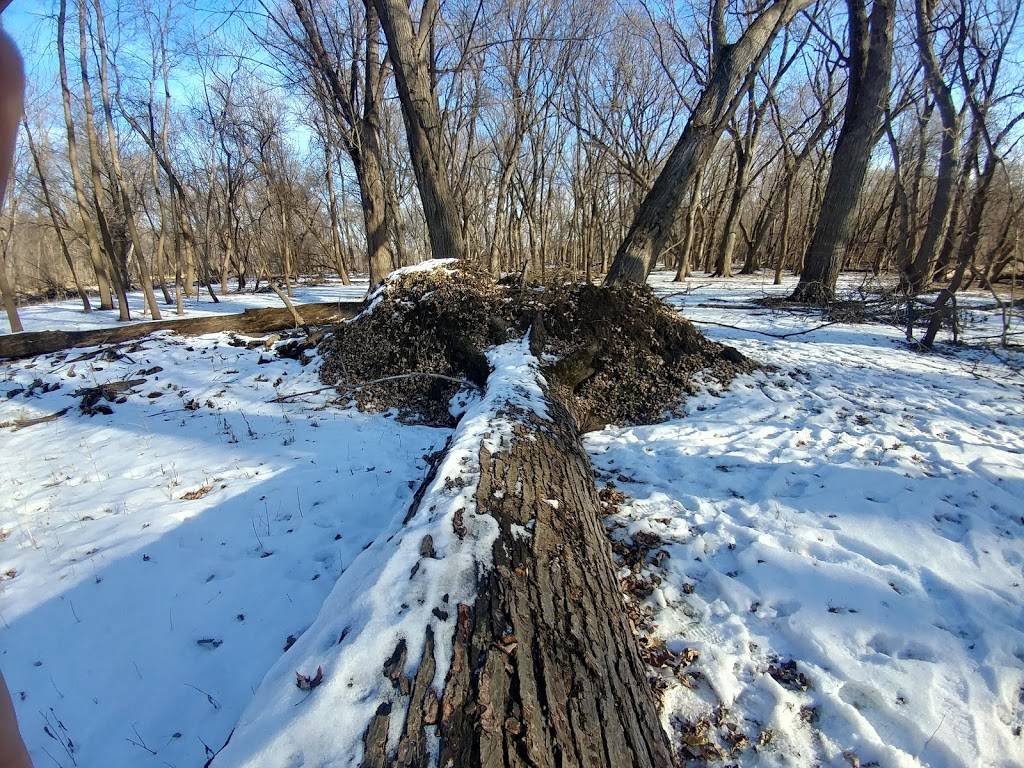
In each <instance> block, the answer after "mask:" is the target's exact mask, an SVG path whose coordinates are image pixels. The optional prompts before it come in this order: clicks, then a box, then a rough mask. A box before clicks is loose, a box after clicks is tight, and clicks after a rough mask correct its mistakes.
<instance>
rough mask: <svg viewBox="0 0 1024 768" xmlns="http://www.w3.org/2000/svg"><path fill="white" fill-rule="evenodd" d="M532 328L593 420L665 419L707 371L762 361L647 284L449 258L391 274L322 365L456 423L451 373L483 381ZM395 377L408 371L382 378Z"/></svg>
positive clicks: (371, 397)
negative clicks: (511, 275) (544, 278)
mask: <svg viewBox="0 0 1024 768" xmlns="http://www.w3.org/2000/svg"><path fill="white" fill-rule="evenodd" d="M527 332H530V334H531V349H532V351H533V352H534V354H535V355H537V357H538V358H539V359H540V360H541V363H542V368H543V373H544V375H545V377H546V378H547V380H548V382H549V383H550V384H551V385H552V386H553V387H554V388H556V389H557V390H558V391H559V393H560V394H561V395H562V396H563V397H564V399H565V400H566V403H567V405H569V407H570V408H571V409H572V410H573V412H574V414H575V415H576V417H577V419H578V421H579V423H580V427H581V428H582V429H584V430H586V429H593V428H597V427H599V426H601V425H603V424H609V423H616V424H629V423H649V422H653V421H657V420H659V419H661V418H664V417H665V416H666V414H668V413H670V412H671V411H672V410H673V409H674V408H675V407H677V406H678V405H679V404H680V403H681V402H682V400H683V399H684V398H685V397H686V396H687V395H689V394H692V393H693V392H694V391H695V390H696V388H697V386H698V383H699V380H700V379H701V378H705V379H706V378H710V379H712V380H715V381H717V382H718V383H725V382H727V381H729V380H730V379H731V378H732V377H733V376H735V375H736V374H738V373H742V372H747V371H750V370H752V369H753V368H754V365H753V364H752V363H751V362H750V361H748V360H747V359H746V358H744V357H743V356H742V355H741V354H740V353H739V352H737V351H736V350H735V349H733V348H731V347H726V346H723V345H721V344H717V343H715V342H712V341H709V340H708V339H706V338H704V336H703V335H701V334H700V332H699V331H697V330H696V329H695V328H694V327H693V325H692V324H691V323H690V322H688V321H687V320H686V319H684V318H683V317H682V316H680V315H679V314H678V313H677V312H675V311H674V310H672V309H670V308H669V307H667V306H666V305H665V304H664V303H663V302H661V301H660V300H659V299H658V298H656V297H655V296H654V294H653V293H652V292H651V291H650V290H649V289H648V288H647V287H645V286H636V285H616V286H611V287H603V286H594V285H590V284H586V283H584V284H580V283H569V282H559V283H546V284H540V283H527V284H525V285H523V284H520V283H519V282H518V281H501V282H498V283H495V282H494V281H493V280H491V279H490V278H489V277H488V276H486V275H483V274H480V273H478V272H475V271H473V270H471V269H467V268H464V267H457V266H452V265H448V266H445V267H440V268H437V269H433V270H424V271H414V272H410V273H397V274H396V275H393V276H392V277H391V278H389V280H388V281H387V283H386V284H385V285H384V286H382V288H380V289H378V291H377V292H375V294H374V296H373V298H372V299H371V305H370V307H369V308H368V309H367V311H365V312H363V313H362V314H361V315H360V316H359V317H358V318H356V319H354V320H352V321H350V322H348V323H343V324H340V325H338V326H337V327H336V328H335V330H334V333H333V335H332V336H331V337H330V338H329V339H327V340H326V341H325V342H324V344H323V345H322V346H321V353H322V355H323V365H322V367H321V370H320V376H321V378H322V379H323V381H324V383H325V384H334V385H337V386H338V388H339V391H347V392H351V393H352V397H354V398H355V399H356V401H357V402H358V404H359V405H360V407H362V408H365V409H367V410H387V409H391V408H395V409H397V410H398V411H399V413H400V414H401V415H402V416H403V417H404V418H407V419H410V420H417V421H423V422H426V423H431V424H451V423H453V421H454V419H453V417H452V415H451V414H450V412H449V402H450V401H451V399H452V397H453V396H454V395H455V394H456V393H457V392H458V390H459V389H460V384H459V383H457V382H456V381H452V380H451V379H457V380H463V381H468V382H470V383H471V384H472V385H477V386H483V385H484V383H485V382H486V379H487V374H488V370H489V368H488V364H487V360H486V357H485V356H484V350H486V349H487V348H488V347H491V346H494V345H496V344H501V343H504V342H506V341H509V340H510V339H512V338H515V337H516V336H521V335H522V334H524V333H527ZM407 374H412V375H408V376H407ZM394 376H402V377H403V378H399V379H392V380H389V381H380V380H381V379H388V378H389V377H394ZM439 376H441V377H447V378H439ZM369 382H377V383H372V384H368V383H369Z"/></svg>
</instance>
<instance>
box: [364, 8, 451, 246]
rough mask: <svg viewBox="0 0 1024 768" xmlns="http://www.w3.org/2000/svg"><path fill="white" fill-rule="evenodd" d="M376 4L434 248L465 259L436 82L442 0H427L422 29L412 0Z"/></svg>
mask: <svg viewBox="0 0 1024 768" xmlns="http://www.w3.org/2000/svg"><path fill="white" fill-rule="evenodd" d="M373 5H374V6H375V7H376V9H377V13H378V14H379V15H380V22H381V26H382V27H383V29H384V36H385V37H386V38H387V41H388V58H390V59H391V64H392V67H393V69H394V73H395V87H396V88H397V90H398V97H399V100H400V101H401V103H402V117H403V119H404V121H405V131H406V138H407V140H408V144H409V156H410V158H411V159H412V165H413V170H414V171H415V174H416V185H417V187H418V188H419V192H420V200H421V202H422V203H423V216H424V218H425V220H426V223H427V234H428V236H429V238H430V249H431V252H432V253H433V255H434V258H435V259H443V258H455V259H460V258H462V257H463V256H465V242H464V240H463V237H462V222H461V217H460V216H459V212H458V209H457V207H456V204H455V196H454V195H453V194H452V189H451V184H450V183H449V180H448V176H447V171H446V169H445V167H444V159H443V157H442V150H441V146H440V137H441V110H440V108H439V106H438V103H437V95H436V94H435V93H434V91H433V89H432V88H431V82H430V62H429V59H428V54H429V46H428V42H429V41H428V38H429V37H430V27H431V25H432V23H433V16H434V15H436V13H437V3H436V2H434V1H433V0H427V2H426V3H424V6H423V11H422V14H421V17H420V23H419V27H418V29H414V28H413V23H412V16H411V15H410V13H409V4H408V2H407V0H373Z"/></svg>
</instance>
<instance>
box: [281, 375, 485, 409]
mask: <svg viewBox="0 0 1024 768" xmlns="http://www.w3.org/2000/svg"><path fill="white" fill-rule="evenodd" d="M417 376H426V377H427V378H431V379H442V380H444V381H450V382H452V383H453V384H469V385H470V386H473V387H477V388H479V386H478V385H477V384H476V383H474V382H472V381H470V380H469V379H460V378H456V377H455V376H445V375H444V374H441V373H427V372H425V371H413V372H412V373H401V374H398V375H397V376H385V377H384V378H382V379H374V380H373V381H367V382H365V383H363V384H356V385H351V386H350V385H345V386H339V385H337V384H329V385H327V386H326V387H317V388H316V389H308V390H306V391H305V392H293V393H291V394H289V395H281V396H280V397H275V398H274V399H273V400H269V401H268V402H271V403H286V402H288V401H290V400H292V399H293V398H296V397H302V396H303V395H315V394H316V393H318V392H324V391H326V390H328V389H333V390H336V391H337V392H338V393H339V394H342V393H347V392H358V391H359V390H361V389H366V388H367V387H372V386H374V385H376V384H386V383H387V382H389V381H400V380H402V379H413V378H416V377H417Z"/></svg>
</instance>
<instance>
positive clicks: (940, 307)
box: [921, 146, 999, 347]
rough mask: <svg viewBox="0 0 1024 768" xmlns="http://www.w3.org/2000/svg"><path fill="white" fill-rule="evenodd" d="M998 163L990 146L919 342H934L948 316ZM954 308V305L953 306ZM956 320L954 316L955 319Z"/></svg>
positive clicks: (973, 248) (977, 235) (977, 237)
mask: <svg viewBox="0 0 1024 768" xmlns="http://www.w3.org/2000/svg"><path fill="white" fill-rule="evenodd" d="M998 165H999V157H998V156H997V155H996V151H995V148H994V147H991V146H990V147H989V151H988V157H987V158H986V160H985V166H984V168H983V169H982V172H981V174H980V176H979V178H978V185H977V188H976V189H975V190H974V194H973V195H971V204H970V207H969V208H968V211H967V218H966V219H965V220H964V232H963V237H962V238H961V240H960V248H959V250H958V251H957V261H956V268H955V269H954V271H953V277H952V278H951V279H950V281H949V285H947V286H946V287H945V288H943V289H942V290H941V291H939V295H938V296H937V297H936V298H935V303H934V304H933V305H932V315H931V318H930V319H929V321H928V328H927V329H926V330H925V335H924V337H923V338H922V339H921V345H922V346H924V347H931V346H932V345H933V344H934V343H935V337H936V336H937V335H938V333H939V330H940V329H941V328H942V321H943V320H944V319H945V318H946V317H947V316H948V314H949V312H948V310H947V306H948V305H949V303H950V302H951V301H953V300H954V298H955V296H956V292H957V291H958V290H960V287H961V286H962V285H963V282H964V276H965V275H966V274H967V267H968V265H969V264H970V263H971V259H972V258H973V257H974V254H975V251H976V250H977V248H978V244H979V242H980V241H981V234H982V232H981V229H982V222H983V220H984V217H985V206H986V204H987V202H988V194H989V190H990V189H991V187H992V179H993V178H994V177H995V172H996V168H997V167H998ZM954 311H955V307H954ZM954 322H955V320H954Z"/></svg>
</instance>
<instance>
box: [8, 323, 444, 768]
mask: <svg viewBox="0 0 1024 768" xmlns="http://www.w3.org/2000/svg"><path fill="white" fill-rule="evenodd" d="M228 340H229V339H228V337H227V336H225V335H209V336H204V337H199V338H189V339H185V338H181V337H174V336H170V335H169V334H165V335H162V336H161V337H158V338H154V339H151V340H147V341H145V342H143V343H142V344H141V348H139V349H137V350H135V349H134V348H132V351H128V352H127V353H126V356H125V357H124V358H122V359H121V360H118V361H115V362H104V361H103V360H102V359H101V358H97V359H93V360H82V361H79V362H73V363H72V362H70V361H71V360H72V359H74V358H76V357H79V356H80V355H82V354H86V353H88V352H89V351H90V350H88V349H83V350H73V351H72V353H71V354H70V355H69V356H68V360H66V361H64V362H60V360H61V358H62V357H63V355H56V356H45V357H40V358H36V359H35V360H33V361H23V362H19V363H15V364H4V365H3V367H2V368H0V422H7V421H13V420H16V419H21V418H25V417H29V418H31V417H35V416H39V415H45V414H50V413H54V412H57V411H60V410H61V409H64V408H70V410H69V411H68V413H67V414H66V415H64V416H62V417H60V418H58V419H56V420H55V421H52V422H49V423H44V424H38V425H35V426H31V427H27V428H24V429H21V430H18V431H12V429H11V428H10V427H7V428H3V429H0V455H2V458H3V460H2V462H0V487H2V488H3V489H4V493H3V494H2V496H0V669H2V670H3V673H4V675H5V676H6V678H7V681H8V684H9V687H10V689H11V692H12V695H13V696H14V698H15V703H16V707H17V711H18V715H19V718H20V721H21V727H22V730H23V732H24V734H25V737H26V740H27V742H28V745H29V747H30V750H31V752H32V757H33V760H34V761H35V764H36V765H37V766H55V765H56V766H63V767H64V768H70V767H71V766H76V765H77V766H109V767H110V768H120V767H122V766H123V767H127V766H148V765H153V766H161V765H164V766H166V765H171V766H179V767H182V766H190V767H192V768H195V767H196V766H201V765H202V764H203V763H204V762H205V761H206V759H207V758H208V757H209V756H210V754H211V752H210V750H213V751H215V750H218V749H220V748H221V746H222V745H223V744H224V742H225V741H226V740H227V738H228V734H229V733H230V732H231V730H232V728H233V727H234V726H235V723H236V722H237V721H238V718H239V716H240V715H241V713H242V710H243V709H244V708H245V706H246V705H247V704H248V702H249V700H250V699H251V697H252V694H253V691H254V690H255V689H256V687H257V686H258V685H259V683H260V680H261V679H262V678H263V676H264V675H265V674H266V672H267V670H268V669H269V668H270V667H271V666H272V665H273V664H274V663H275V662H276V661H277V660H278V659H279V658H280V657H281V654H282V651H283V649H284V646H285V645H286V644H287V643H289V642H290V641H289V640H288V638H289V636H290V635H291V636H293V637H292V641H291V642H294V638H295V637H297V636H299V635H301V633H302V632H303V630H305V629H306V628H307V627H308V626H309V624H310V623H311V622H312V621H313V619H314V618H315V617H316V615H317V613H318V611H319V610H320V607H321V605H322V603H323V602H324V600H325V598H326V597H327V595H328V594H329V593H330V592H331V589H332V588H333V586H334V584H335V582H336V581H337V579H338V577H339V576H340V575H341V574H342V573H343V572H344V571H345V570H346V569H347V568H348V567H349V566H350V565H351V563H352V562H353V561H354V560H355V559H356V557H357V556H358V555H359V554H360V552H361V551H362V550H363V549H364V548H366V547H368V546H370V544H371V543H372V542H374V541H375V540H376V539H377V538H378V535H379V533H380V532H381V531H382V530H386V529H389V528H392V527H394V526H395V525H396V524H397V523H400V521H401V519H402V515H403V514H404V512H405V509H406V508H407V507H408V505H409V502H410V500H411V498H412V495H413V492H414V489H415V488H416V487H418V485H419V484H420V482H421V480H422V478H423V476H424V474H425V472H426V462H425V461H424V460H423V456H424V454H428V453H429V452H431V451H433V450H435V449H436V448H438V447H439V446H440V445H442V444H443V443H444V440H445V439H446V438H447V436H448V434H449V433H448V430H441V429H428V428H424V427H413V426H403V425H401V424H398V423H397V422H396V421H394V420H393V419H390V418H386V417H384V416H369V415H364V414H360V413H358V412H356V411H354V410H339V409H337V408H334V407H323V398H324V397H325V396H323V395H321V396H314V395H310V396H307V397H304V398H302V402H286V403H271V402H269V401H270V400H272V399H274V398H275V397H277V395H278V394H279V393H280V394H284V393H288V392H296V391H303V390H308V389H313V388H315V387H316V386H317V385H318V384H319V382H318V380H317V379H316V371H315V369H316V363H315V362H314V363H312V364H310V365H309V366H307V367H306V368H301V367H300V365H299V364H298V363H297V362H295V361H291V360H282V359H279V358H277V357H276V356H274V355H272V354H270V353H267V352H265V351H263V349H262V348H260V349H253V350H247V349H245V348H244V347H233V346H229V345H228V343H227V342H228ZM261 363H262V364H261ZM157 366H159V367H160V368H162V370H157V371H152V369H153V368H154V367H157ZM140 371H152V372H150V373H148V374H140V373H139V372H140ZM141 378H144V379H145V380H146V381H145V383H144V384H142V385H139V386H137V387H136V388H135V390H136V393H135V394H129V395H128V396H127V400H126V402H124V403H121V404H118V403H107V402H106V401H103V402H104V404H106V405H108V406H109V407H110V408H112V410H113V413H112V414H111V415H103V414H98V415H95V416H91V417H90V416H86V415H80V414H79V412H78V400H77V399H76V398H73V397H72V396H71V393H72V392H73V391H75V390H76V389H78V388H80V387H86V386H94V385H96V384H99V383H103V382H108V381H117V380H123V379H141ZM36 379H38V380H39V381H40V382H41V383H42V384H43V385H46V386H52V385H54V384H56V385H59V389H56V390H54V391H51V392H48V393H44V392H42V386H37V387H36V388H35V389H34V390H33V391H31V392H30V390H31V385H32V382H33V381H34V380H36ZM21 388H25V389H26V391H25V392H22V393H20V394H16V395H13V396H11V393H12V392H14V391H16V390H17V389H21ZM157 394H159V395H160V396H159V397H156V396H154V395H157ZM193 408H194V409H195V410H190V409H193Z"/></svg>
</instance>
